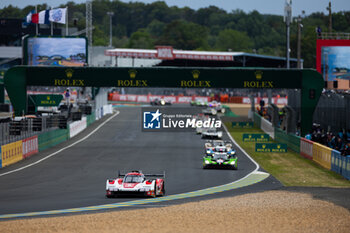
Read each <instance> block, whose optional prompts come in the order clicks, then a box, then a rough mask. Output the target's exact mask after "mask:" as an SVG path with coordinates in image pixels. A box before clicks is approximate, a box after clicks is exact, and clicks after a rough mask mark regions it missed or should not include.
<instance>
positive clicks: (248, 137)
mask: <svg viewBox="0 0 350 233" xmlns="http://www.w3.org/2000/svg"><path fill="white" fill-rule="evenodd" d="M269 139H270V136H269V135H268V134H263V133H253V134H252V133H249V134H248V133H244V134H243V136H242V140H243V142H268V141H269Z"/></svg>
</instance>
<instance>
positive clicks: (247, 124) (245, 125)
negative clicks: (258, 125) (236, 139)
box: [232, 122, 254, 129]
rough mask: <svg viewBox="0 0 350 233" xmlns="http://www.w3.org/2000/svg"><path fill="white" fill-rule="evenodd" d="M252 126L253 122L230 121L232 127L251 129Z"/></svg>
mask: <svg viewBox="0 0 350 233" xmlns="http://www.w3.org/2000/svg"><path fill="white" fill-rule="evenodd" d="M253 126H254V122H232V128H234V129H251V128H253Z"/></svg>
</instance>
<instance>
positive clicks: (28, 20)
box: [24, 10, 35, 24]
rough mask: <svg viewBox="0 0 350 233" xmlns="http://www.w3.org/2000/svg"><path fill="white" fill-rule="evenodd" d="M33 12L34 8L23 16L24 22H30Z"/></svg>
mask: <svg viewBox="0 0 350 233" xmlns="http://www.w3.org/2000/svg"><path fill="white" fill-rule="evenodd" d="M34 13H35V10H32V11H31V12H29V14H28V15H27V16H26V17H25V18H24V22H25V23H26V24H30V23H31V22H32V15H33V14H34Z"/></svg>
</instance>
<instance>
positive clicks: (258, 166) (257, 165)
mask: <svg viewBox="0 0 350 233" xmlns="http://www.w3.org/2000/svg"><path fill="white" fill-rule="evenodd" d="M220 120H221V119H220ZM222 125H223V126H224V129H225V131H226V133H227V135H228V136H229V138H230V139H231V141H232V142H233V144H235V145H236V146H237V147H238V148H239V149H240V150H241V151H242V152H243V154H245V156H247V157H248V158H249V159H250V160H251V161H252V162H253V163H254V164H255V166H256V168H255V170H254V171H252V172H251V173H249V174H248V175H246V176H245V177H247V176H249V175H250V174H252V173H255V172H257V171H258V170H259V168H260V165H259V164H258V163H257V162H256V161H255V160H254V159H253V158H252V157H250V155H249V154H248V153H247V152H246V151H245V150H244V149H243V148H242V147H240V145H238V143H237V142H236V141H235V139H233V137H232V136H231V134H230V132H229V131H228V130H227V128H226V125H225V124H222ZM245 177H244V178H245Z"/></svg>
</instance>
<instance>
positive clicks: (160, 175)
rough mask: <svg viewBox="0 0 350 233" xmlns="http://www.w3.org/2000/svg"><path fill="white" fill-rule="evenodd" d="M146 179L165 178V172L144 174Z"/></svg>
mask: <svg viewBox="0 0 350 233" xmlns="http://www.w3.org/2000/svg"><path fill="white" fill-rule="evenodd" d="M144 175H145V177H161V178H165V171H163V174H144Z"/></svg>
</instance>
